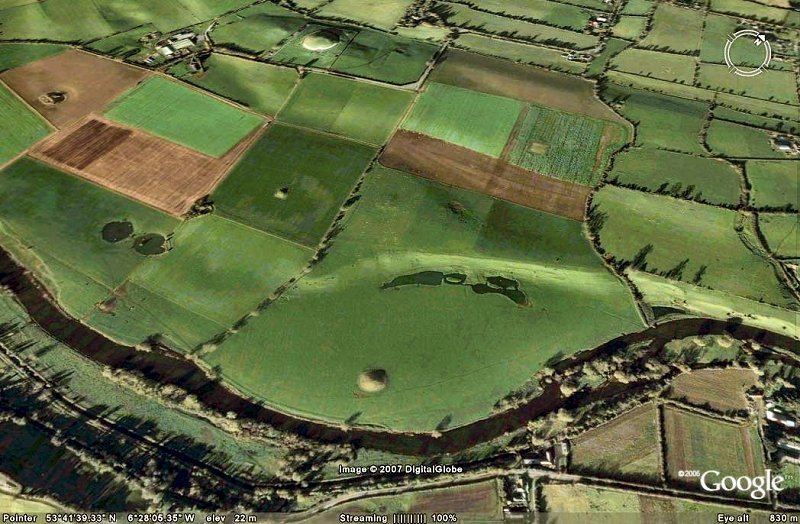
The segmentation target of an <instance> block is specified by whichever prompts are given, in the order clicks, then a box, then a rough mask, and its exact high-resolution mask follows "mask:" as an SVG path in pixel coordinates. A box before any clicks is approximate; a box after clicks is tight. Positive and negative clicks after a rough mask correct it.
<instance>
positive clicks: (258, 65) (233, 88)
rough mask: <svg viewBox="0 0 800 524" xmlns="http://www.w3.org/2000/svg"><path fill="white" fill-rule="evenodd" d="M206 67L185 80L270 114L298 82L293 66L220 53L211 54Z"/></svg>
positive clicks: (185, 77)
mask: <svg viewBox="0 0 800 524" xmlns="http://www.w3.org/2000/svg"><path fill="white" fill-rule="evenodd" d="M203 67H205V69H206V71H205V72H201V73H197V74H189V75H186V76H183V77H182V80H185V81H187V82H190V83H192V84H195V85H197V86H199V87H202V88H204V89H207V90H209V91H211V92H212V93H216V94H218V95H220V96H223V97H225V98H228V99H230V100H233V101H235V102H238V103H240V104H242V105H244V106H247V107H250V108H251V109H253V110H254V111H258V112H260V113H264V114H267V115H275V114H276V113H277V112H278V111H279V110H280V108H281V107H283V104H284V103H286V100H287V99H288V98H289V95H290V94H291V93H292V90H293V89H294V86H295V84H296V83H297V71H295V70H294V69H291V68H288V67H280V66H276V65H272V64H265V63H263V62H256V61H253V60H246V59H244V58H237V57H235V56H230V55H221V54H219V53H214V54H212V55H211V56H209V57H208V58H207V59H206V60H205V62H204V63H203Z"/></svg>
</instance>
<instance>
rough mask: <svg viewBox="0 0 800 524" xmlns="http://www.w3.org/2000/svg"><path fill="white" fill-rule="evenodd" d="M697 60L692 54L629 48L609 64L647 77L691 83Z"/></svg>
mask: <svg viewBox="0 0 800 524" xmlns="http://www.w3.org/2000/svg"><path fill="white" fill-rule="evenodd" d="M696 65H697V62H696V60H695V58H694V57H693V56H688V55H674V54H669V53H659V52H657V51H648V50H646V49H636V48H629V49H626V50H625V51H623V52H622V53H620V54H619V55H617V57H616V58H614V59H613V60H612V61H611V66H612V67H615V68H617V69H619V70H620V71H628V72H631V73H636V74H639V75H644V76H647V77H651V76H652V77H653V78H660V79H662V80H669V81H672V82H680V83H685V84H692V83H693V80H694V69H695V67H696Z"/></svg>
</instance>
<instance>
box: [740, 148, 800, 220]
mask: <svg viewBox="0 0 800 524" xmlns="http://www.w3.org/2000/svg"><path fill="white" fill-rule="evenodd" d="M797 173H798V167H797V162H796V161H793V160H787V161H775V160H748V162H747V179H748V180H749V181H750V185H751V186H753V188H752V189H751V191H750V199H751V203H752V205H753V206H755V207H758V208H768V209H769V208H772V209H775V208H779V209H787V208H788V209H793V210H795V211H797V210H798V209H800V177H798V176H797Z"/></svg>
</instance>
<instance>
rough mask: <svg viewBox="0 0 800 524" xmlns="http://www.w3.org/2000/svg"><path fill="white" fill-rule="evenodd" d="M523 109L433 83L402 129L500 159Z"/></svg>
mask: <svg viewBox="0 0 800 524" xmlns="http://www.w3.org/2000/svg"><path fill="white" fill-rule="evenodd" d="M523 107H524V106H523V104H522V103H520V102H519V101H517V100H513V99H510V98H505V97H499V96H494V95H487V94H484V93H479V92H477V91H470V90H468V89H461V88H458V87H453V86H448V85H445V84H438V83H431V84H429V85H428V87H427V89H426V90H425V92H424V93H423V94H422V96H420V97H419V98H418V99H417V101H416V103H415V104H414V109H413V110H412V112H411V114H410V115H409V116H408V118H407V119H406V120H405V121H404V122H403V124H402V127H403V129H406V130H408V131H414V132H417V133H422V134H423V135H428V136H431V137H433V138H438V139H440V140H444V141H446V142H450V143H453V144H456V145H459V146H462V147H466V148H469V149H472V150H473V151H477V152H479V153H483V154H484V155H489V156H492V157H495V158H497V157H499V156H500V154H501V153H502V152H503V148H504V147H505V145H506V142H507V141H508V137H509V135H510V134H511V131H512V130H513V129H514V125H515V124H516V122H517V118H518V117H519V114H520V111H522V108H523Z"/></svg>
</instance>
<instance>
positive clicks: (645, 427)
mask: <svg viewBox="0 0 800 524" xmlns="http://www.w3.org/2000/svg"><path fill="white" fill-rule="evenodd" d="M657 416H658V413H657V410H656V408H655V406H653V405H652V404H648V405H646V406H642V407H640V408H637V409H634V410H632V411H629V412H627V413H626V414H624V415H622V416H620V417H617V418H615V419H614V420H612V421H611V422H609V423H607V424H603V425H602V426H599V427H597V428H594V429H591V430H589V431H587V432H586V433H583V434H582V435H581V436H579V437H578V438H576V439H573V441H572V455H571V459H570V460H571V464H570V465H571V467H572V468H575V469H576V470H577V471H587V472H590V473H599V474H601V475H603V476H608V475H610V476H614V477H619V478H635V479H644V480H649V481H653V480H658V479H659V478H660V477H661V465H660V463H661V453H660V450H659V446H658V441H659V438H660V437H659V434H658V424H657Z"/></svg>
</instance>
